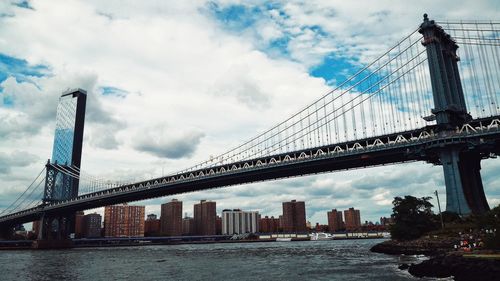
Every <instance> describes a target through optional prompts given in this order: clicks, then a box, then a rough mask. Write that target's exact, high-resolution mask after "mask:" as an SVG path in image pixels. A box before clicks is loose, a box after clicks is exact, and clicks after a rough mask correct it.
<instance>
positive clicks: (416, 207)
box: [390, 195, 437, 240]
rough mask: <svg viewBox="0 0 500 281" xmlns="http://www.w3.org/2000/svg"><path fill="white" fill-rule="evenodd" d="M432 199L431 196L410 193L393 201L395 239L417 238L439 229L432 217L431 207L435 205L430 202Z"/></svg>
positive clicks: (392, 235)
mask: <svg viewBox="0 0 500 281" xmlns="http://www.w3.org/2000/svg"><path fill="white" fill-rule="evenodd" d="M430 199H431V197H422V198H416V197H413V196H409V195H407V196H405V197H404V198H401V197H395V198H394V200H393V201H392V204H393V205H394V207H393V208H392V211H393V214H392V217H393V218H394V224H393V225H392V226H391V228H390V232H391V237H392V238H393V239H396V240H411V239H416V238H419V237H420V236H422V235H423V234H424V233H426V232H429V231H431V230H434V229H437V224H436V222H435V221H434V220H433V219H432V218H433V213H432V210H431V208H432V207H434V206H433V205H432V204H431V203H430V202H429V200H430Z"/></svg>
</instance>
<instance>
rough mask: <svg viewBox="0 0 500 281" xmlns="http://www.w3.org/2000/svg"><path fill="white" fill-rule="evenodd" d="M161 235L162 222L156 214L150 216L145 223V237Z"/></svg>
mask: <svg viewBox="0 0 500 281" xmlns="http://www.w3.org/2000/svg"><path fill="white" fill-rule="evenodd" d="M157 235H160V220H159V219H158V217H157V216H156V215H155V214H149V215H148V217H147V219H146V221H145V222H144V236H157Z"/></svg>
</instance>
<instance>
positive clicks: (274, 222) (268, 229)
mask: <svg viewBox="0 0 500 281" xmlns="http://www.w3.org/2000/svg"><path fill="white" fill-rule="evenodd" d="M279 228H280V220H279V219H277V218H274V217H268V216H265V217H264V218H261V219H260V223H259V232H262V233H277V232H279Z"/></svg>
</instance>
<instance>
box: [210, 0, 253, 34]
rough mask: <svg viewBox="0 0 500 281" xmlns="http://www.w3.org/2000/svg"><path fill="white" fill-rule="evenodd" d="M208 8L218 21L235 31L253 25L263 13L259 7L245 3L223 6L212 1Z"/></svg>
mask: <svg viewBox="0 0 500 281" xmlns="http://www.w3.org/2000/svg"><path fill="white" fill-rule="evenodd" d="M208 9H209V10H210V12H211V13H212V14H213V15H214V16H215V18H216V19H217V20H218V21H220V22H221V23H222V24H224V27H225V28H228V29H230V30H235V31H237V30H238V31H241V30H244V29H246V28H248V27H250V26H252V25H253V24H254V23H255V22H256V21H257V18H258V15H259V14H261V10H260V8H258V7H247V6H244V5H230V6H227V7H222V6H220V5H219V4H217V3H215V2H210V3H209V4H208Z"/></svg>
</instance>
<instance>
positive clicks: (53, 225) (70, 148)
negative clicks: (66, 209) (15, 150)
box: [38, 89, 87, 240]
mask: <svg viewBox="0 0 500 281" xmlns="http://www.w3.org/2000/svg"><path fill="white" fill-rule="evenodd" d="M86 101H87V92H86V91H84V90H82V89H75V90H69V91H67V92H64V93H63V94H62V95H61V97H60V99H59V104H58V106H57V118H56V129H55V135H54V146H53V149H52V160H49V161H48V162H47V165H46V177H45V190H44V196H43V202H44V203H45V204H48V203H51V202H57V201H61V200H67V199H71V198H75V197H77V196H78V184H79V182H78V179H76V178H74V177H70V176H69V175H66V174H64V173H62V172H61V171H60V169H59V170H58V169H57V168H56V167H55V166H54V165H55V164H58V165H62V166H63V167H64V166H72V167H78V168H80V163H81V156H82V142H83V128H84V123H85V107H86ZM72 171H74V173H77V172H75V170H74V169H72ZM77 176H78V175H77ZM74 216H75V215H74V214H65V215H64V216H60V215H59V216H57V217H54V216H51V215H50V214H42V218H41V222H40V229H39V233H38V239H39V240H50V239H56V240H61V239H66V238H68V235H69V234H70V233H72V232H73V231H74Z"/></svg>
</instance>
